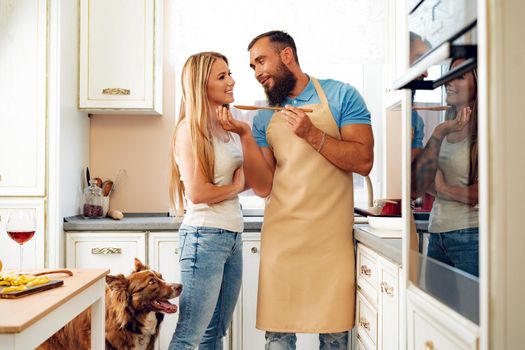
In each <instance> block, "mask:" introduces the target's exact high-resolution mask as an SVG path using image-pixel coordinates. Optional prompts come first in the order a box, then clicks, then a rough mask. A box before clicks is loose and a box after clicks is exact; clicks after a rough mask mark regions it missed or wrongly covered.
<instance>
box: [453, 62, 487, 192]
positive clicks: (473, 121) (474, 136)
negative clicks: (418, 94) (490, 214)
mask: <svg viewBox="0 0 525 350" xmlns="http://www.w3.org/2000/svg"><path fill="white" fill-rule="evenodd" d="M457 60H458V59H454V60H452V61H451V62H450V66H449V70H450V69H451V68H452V64H453V63H454V62H455V61H457ZM471 72H472V75H473V76H474V84H475V85H474V89H475V90H476V98H475V99H474V100H473V101H472V102H471V103H469V106H470V109H471V111H472V113H471V114H470V122H469V125H468V126H467V127H468V128H469V136H468V137H469V141H470V167H469V185H472V184H475V183H477V182H478V181H479V176H478V94H477V91H478V71H477V69H476V68H474V69H473V70H472V71H471ZM457 113H458V110H457V108H456V106H451V107H450V108H449V109H447V111H446V112H445V120H451V119H455V118H456V116H457Z"/></svg>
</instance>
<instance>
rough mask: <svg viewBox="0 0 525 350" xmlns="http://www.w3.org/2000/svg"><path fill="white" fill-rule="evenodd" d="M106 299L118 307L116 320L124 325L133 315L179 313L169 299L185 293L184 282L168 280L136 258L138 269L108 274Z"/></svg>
mask: <svg viewBox="0 0 525 350" xmlns="http://www.w3.org/2000/svg"><path fill="white" fill-rule="evenodd" d="M106 284H107V291H108V293H107V295H106V296H107V298H109V299H110V300H111V304H112V306H114V308H115V310H114V311H115V312H116V316H117V319H119V320H120V322H119V323H120V324H122V325H125V324H126V323H127V322H129V319H130V317H133V316H134V315H137V314H140V313H147V312H151V311H155V312H163V313H170V314H171V313H175V312H177V305H174V304H172V303H170V302H169V299H173V298H176V297H178V296H179V295H180V293H181V292H182V285H180V284H177V283H168V282H166V281H164V280H163V279H162V275H161V274H160V273H158V272H156V271H153V270H150V268H149V267H148V266H146V265H144V264H143V263H142V262H141V261H140V260H139V259H137V258H135V270H134V271H133V272H132V273H131V274H130V275H128V276H124V275H122V274H120V275H116V276H112V275H108V276H106Z"/></svg>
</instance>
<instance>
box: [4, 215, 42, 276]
mask: <svg viewBox="0 0 525 350" xmlns="http://www.w3.org/2000/svg"><path fill="white" fill-rule="evenodd" d="M6 231H7V234H8V235H9V237H11V239H12V240H14V241H15V242H17V243H18V244H19V245H20V249H19V254H20V257H19V260H18V271H19V273H22V266H23V265H22V262H23V256H24V251H23V245H24V243H25V242H27V241H29V240H30V239H31V238H33V236H34V235H35V231H36V221H35V213H34V212H33V211H32V210H30V209H26V210H24V209H20V210H14V211H12V212H11V213H10V214H9V218H8V219H7V225H6Z"/></svg>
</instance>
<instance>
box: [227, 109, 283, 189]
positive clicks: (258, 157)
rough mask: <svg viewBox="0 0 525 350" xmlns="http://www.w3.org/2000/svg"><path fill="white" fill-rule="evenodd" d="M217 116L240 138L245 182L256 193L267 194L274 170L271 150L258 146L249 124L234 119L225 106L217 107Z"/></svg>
mask: <svg viewBox="0 0 525 350" xmlns="http://www.w3.org/2000/svg"><path fill="white" fill-rule="evenodd" d="M217 118H218V120H219V123H220V124H221V126H222V127H223V129H224V130H227V131H230V132H234V133H236V134H238V135H239V136H240V138H241V144H242V151H243V157H244V163H243V169H244V174H245V177H246V182H247V183H248V185H249V186H250V187H251V188H252V189H253V191H254V192H255V194H256V195H258V196H260V197H266V196H268V195H269V194H270V192H271V190H272V183H273V173H274V171H275V158H274V157H273V153H272V151H271V150H270V149H269V148H268V147H259V146H258V145H257V143H256V142H255V139H254V138H253V136H252V133H251V130H250V126H249V125H248V124H247V123H244V122H241V121H239V120H236V119H234V118H233V116H232V114H231V112H230V111H229V110H228V109H227V108H225V107H219V108H218V109H217Z"/></svg>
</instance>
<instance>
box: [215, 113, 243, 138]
mask: <svg viewBox="0 0 525 350" xmlns="http://www.w3.org/2000/svg"><path fill="white" fill-rule="evenodd" d="M216 112H217V120H218V121H219V124H220V125H221V126H222V128H223V129H224V130H226V131H230V132H234V133H236V134H239V136H242V135H244V134H246V133H249V132H250V126H249V125H248V124H247V123H245V122H241V121H240V120H236V119H234V118H233V116H232V112H230V110H229V109H228V108H226V107H224V106H220V107H217V110H216Z"/></svg>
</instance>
